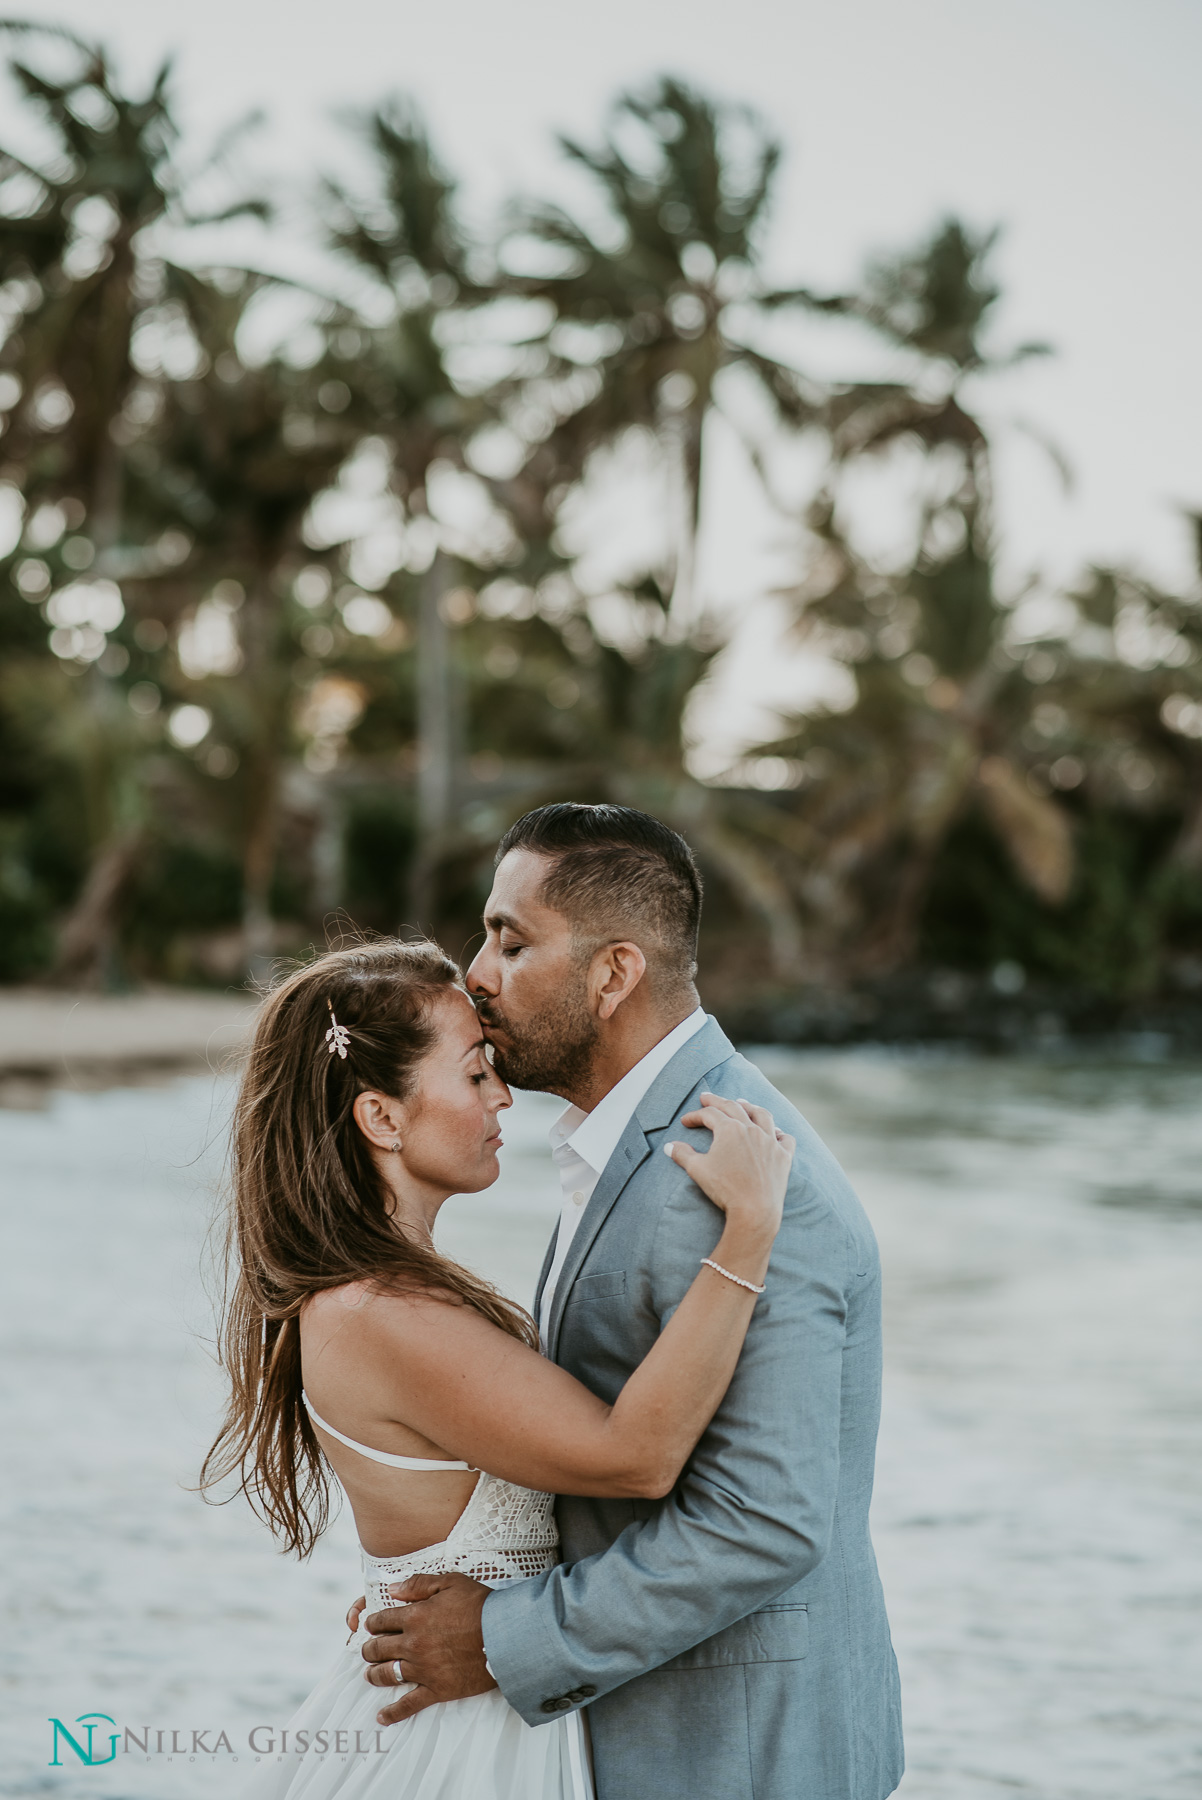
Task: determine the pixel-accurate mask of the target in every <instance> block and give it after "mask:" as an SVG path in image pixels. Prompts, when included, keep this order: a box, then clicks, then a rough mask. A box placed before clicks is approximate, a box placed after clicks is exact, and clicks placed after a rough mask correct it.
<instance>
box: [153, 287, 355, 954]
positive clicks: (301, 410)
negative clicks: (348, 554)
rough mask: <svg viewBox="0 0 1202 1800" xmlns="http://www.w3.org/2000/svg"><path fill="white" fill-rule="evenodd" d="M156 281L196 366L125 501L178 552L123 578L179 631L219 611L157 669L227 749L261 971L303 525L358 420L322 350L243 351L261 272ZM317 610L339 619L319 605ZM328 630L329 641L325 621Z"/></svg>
mask: <svg viewBox="0 0 1202 1800" xmlns="http://www.w3.org/2000/svg"><path fill="white" fill-rule="evenodd" d="M166 280H167V290H166V292H167V299H168V301H169V302H170V303H173V304H174V305H176V306H177V307H178V308H179V310H180V314H181V316H182V317H183V318H185V319H186V320H187V323H188V326H189V328H190V330H191V332H192V333H193V335H194V339H195V344H196V348H197V351H198V356H197V363H196V373H195V374H194V375H193V377H192V378H191V379H190V380H177V381H173V382H167V383H164V384H163V392H162V395H161V402H160V404H161V410H160V411H159V413H158V415H157V417H156V419H155V421H154V423H153V424H152V425H151V426H150V427H149V428H148V430H147V432H146V437H145V441H144V442H143V443H135V444H134V445H132V446H131V450H130V467H131V472H132V474H133V476H134V477H136V480H131V493H130V511H131V514H132V516H134V517H135V518H138V519H140V520H141V521H143V523H144V528H145V529H147V530H149V529H150V527H151V524H152V522H153V524H154V526H155V527H156V529H157V530H158V531H159V532H163V531H164V530H166V531H169V532H173V533H174V534H176V536H177V537H178V540H179V546H180V549H181V551H182V555H181V556H180V559H179V560H178V561H173V563H172V565H171V566H168V567H162V566H158V567H156V566H155V565H154V563H153V561H152V560H151V561H149V562H147V563H146V564H144V565H143V567H142V568H141V569H140V571H138V572H137V573H135V574H133V575H132V576H131V577H130V579H129V580H128V582H127V591H128V593H129V595H130V599H131V602H132V604H133V605H134V606H135V607H136V608H137V609H138V611H139V612H140V613H142V614H144V615H152V616H154V617H156V618H158V619H160V620H163V619H166V620H168V621H170V622H171V623H172V624H173V625H174V626H175V628H176V641H177V644H178V643H179V635H178V633H179V627H180V625H181V624H184V623H186V621H187V620H188V619H189V618H194V617H196V616H197V609H198V608H199V607H201V606H202V605H207V606H208V607H209V608H210V611H211V612H213V621H212V622H213V623H220V620H219V618H218V617H217V614H221V615H223V616H224V619H225V621H226V625H225V630H226V633H227V636H228V642H227V643H226V644H225V645H224V646H222V645H218V646H217V654H216V655H214V656H213V657H212V658H211V661H210V669H209V672H206V671H205V669H204V668H203V666H202V667H199V668H198V667H196V666H195V665H194V666H193V667H192V669H191V670H190V669H189V667H188V666H187V663H188V659H187V658H186V657H184V658H183V659H182V661H181V659H180V655H179V651H178V650H177V651H176V653H175V654H174V655H173V657H172V658H171V663H170V664H169V667H168V671H167V673H168V679H169V680H172V681H173V683H174V687H175V693H176V697H177V698H180V699H186V700H189V701H192V702H194V703H195V702H203V703H204V705H205V706H206V708H207V709H208V710H210V711H211V713H212V714H213V716H214V718H215V721H216V728H217V729H216V734H215V735H216V737H217V738H219V739H220V745H219V748H220V749H222V750H224V751H227V752H229V753H231V754H232V755H235V756H236V757H237V758H238V759H239V763H240V768H239V779H238V783H237V789H236V791H237V794H238V796H239V799H240V819H239V822H238V836H239V839H240V842H241V857H242V870H243V933H244V942H245V952H246V958H247V962H248V965H249V967H250V968H251V971H252V973H254V974H256V975H260V974H262V972H263V970H264V968H265V965H266V962H267V960H268V959H269V957H270V956H271V954H272V947H273V946H272V915H271V888H272V882H273V879H274V876H275V871H276V859H277V853H278V838H279V824H280V817H281V805H282V777H283V771H284V768H285V764H286V762H287V759H288V758H289V756H290V755H291V754H292V753H293V752H294V751H295V750H296V749H298V748H299V745H300V738H299V734H298V729H297V711H298V708H299V706H300V704H301V701H302V699H303V695H304V693H305V691H306V689H307V687H309V686H311V685H312V681H313V677H314V673H315V667H314V661H313V657H312V654H311V652H310V651H309V650H307V649H306V647H305V643H304V642H303V641H302V640H303V638H304V635H305V633H306V632H311V631H312V630H313V628H314V626H315V622H316V618H317V614H316V613H315V611H314V610H312V609H311V608H308V607H305V606H303V605H301V604H298V602H297V599H296V598H295V593H294V583H295V580H296V578H297V576H298V574H299V572H300V570H301V569H302V567H306V568H311V567H312V566H313V565H314V564H315V562H317V561H318V559H316V558H315V556H314V553H313V552H312V551H311V550H310V549H309V548H308V547H307V546H306V544H305V542H304V539H303V527H304V523H305V518H306V515H307V513H308V512H309V509H310V507H311V506H312V503H313V501H314V499H315V497H316V496H317V495H318V494H320V493H322V492H323V491H324V490H326V489H328V488H329V487H330V486H331V484H332V483H333V481H334V479H335V477H336V475H337V473H338V470H339V468H340V467H341V466H342V464H343V463H344V462H345V461H346V459H347V457H348V455H349V454H350V453H351V451H352V450H353V448H354V445H355V443H356V442H357V440H358V436H359V429H358V427H357V425H356V424H355V423H354V421H353V420H351V419H349V418H348V417H347V416H346V414H345V413H344V412H343V411H342V410H340V408H339V397H338V396H337V395H335V397H334V400H335V407H336V408H338V410H334V411H331V410H330V407H329V404H328V402H329V399H330V393H329V389H328V386H327V377H326V375H325V371H324V369H323V367H322V366H321V365H320V364H319V365H318V366H316V367H312V368H301V369H296V368H293V367H292V366H290V365H289V364H287V363H285V362H284V361H283V360H282V359H281V358H280V357H278V356H275V357H272V358H270V359H268V360H267V361H266V362H264V363H262V364H261V365H259V366H257V367H253V368H251V367H247V366H246V365H245V364H244V363H243V362H242V361H241V359H240V357H239V355H238V350H237V344H238V332H239V327H240V325H241V324H242V322H243V320H244V319H245V317H246V315H247V312H248V310H249V309H250V308H251V307H252V306H253V305H254V303H255V301H256V299H257V298H258V296H259V294H260V293H261V291H262V288H263V286H264V278H263V277H259V276H255V275H248V274H244V273H237V272H233V273H226V274H225V275H224V276H223V277H222V278H221V280H220V281H215V280H212V279H209V278H205V277H202V276H199V275H194V274H190V273H188V272H187V271H185V270H182V269H171V270H169V271H168V273H167V277H166ZM327 560H328V559H327ZM218 584H223V585H222V586H220V587H219V586H218ZM329 585H330V586H331V587H332V583H330V584H329ZM214 595H215V596H216V598H215V599H214V598H213V596H214ZM213 609H216V611H215V612H214V611H213ZM325 610H326V612H327V613H328V614H329V616H330V618H331V620H332V623H333V625H334V626H335V627H337V626H338V616H337V614H336V613H335V612H334V610H333V607H332V605H330V604H327V606H326V609H325ZM327 633H328V636H329V639H330V643H331V644H333V643H334V642H335V641H336V632H335V630H331V629H329V628H328V627H327Z"/></svg>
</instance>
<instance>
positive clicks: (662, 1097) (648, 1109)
mask: <svg viewBox="0 0 1202 1800" xmlns="http://www.w3.org/2000/svg"><path fill="white" fill-rule="evenodd" d="M733 1055H734V1045H733V1044H732V1043H731V1041H730V1039H729V1038H728V1037H727V1035H726V1033H725V1032H724V1031H723V1030H722V1027H721V1026H720V1025H719V1024H718V1023H717V1021H716V1020H715V1019H708V1020H707V1021H706V1023H705V1024H704V1025H703V1026H702V1028H701V1030H700V1031H699V1032H697V1034H696V1036H695V1037H691V1038H689V1040H688V1041H687V1043H684V1044H682V1045H681V1046H680V1049H679V1050H678V1051H677V1052H676V1055H675V1056H674V1057H673V1058H672V1060H671V1062H670V1063H668V1064H666V1065H665V1067H664V1068H662V1069H661V1070H660V1072H659V1074H658V1075H657V1076H656V1078H655V1080H654V1081H653V1082H652V1083H651V1086H650V1087H649V1088H648V1089H647V1092H646V1093H645V1094H644V1095H643V1098H642V1099H641V1100H640V1101H639V1103H638V1105H637V1106H636V1107H635V1110H634V1117H633V1118H632V1119H631V1120H630V1122H629V1124H628V1125H627V1127H626V1129H625V1131H624V1132H623V1133H622V1135H621V1137H620V1138H619V1139H618V1144H617V1148H616V1149H615V1151H614V1153H613V1155H612V1156H611V1157H610V1159H609V1161H608V1162H607V1163H606V1165H605V1167H604V1169H603V1170H602V1171H601V1179H600V1180H599V1181H598V1183H597V1185H596V1187H595V1188H594V1189H593V1192H592V1196H591V1198H590V1200H589V1203H588V1205H587V1206H586V1207H585V1209H584V1217H583V1218H582V1219H581V1221H580V1223H579V1225H578V1226H577V1227H576V1231H575V1235H574V1236H573V1238H572V1242H571V1246H570V1248H569V1250H568V1254H567V1256H566V1258H565V1260H564V1265H563V1268H562V1269H561V1270H560V1272H559V1280H558V1281H557V1282H556V1284H555V1298H554V1299H553V1300H552V1302H551V1317H550V1319H549V1320H548V1321H547V1355H548V1356H549V1357H550V1358H551V1360H552V1361H554V1360H555V1356H556V1352H557V1350H558V1347H559V1330H560V1326H561V1324H562V1323H563V1312H564V1307H565V1306H566V1305H567V1299H568V1295H569V1293H570V1292H571V1290H572V1284H573V1282H574V1281H575V1280H576V1277H577V1275H578V1274H579V1273H580V1270H581V1268H582V1266H583V1264H584V1259H585V1257H586V1256H587V1255H588V1253H589V1251H590V1249H591V1248H592V1245H593V1242H594V1240H595V1239H596V1236H597V1233H598V1232H599V1231H600V1229H601V1227H602V1225H604V1223H605V1221H606V1219H607V1218H608V1217H609V1215H610V1213H611V1212H612V1211H613V1208H614V1207H615V1206H616V1205H617V1203H618V1200H619V1199H620V1198H621V1195H622V1191H623V1189H624V1188H625V1187H626V1184H627V1183H628V1182H629V1180H630V1178H631V1176H632V1175H633V1174H634V1172H635V1170H636V1169H638V1168H641V1166H642V1165H643V1163H645V1162H646V1160H647V1158H648V1157H649V1156H650V1154H651V1146H650V1144H649V1143H648V1142H647V1133H648V1132H649V1131H658V1130H662V1129H663V1127H664V1126H666V1125H670V1124H671V1123H672V1120H673V1119H674V1118H675V1117H676V1113H677V1109H678V1108H679V1106H680V1103H681V1101H682V1100H683V1099H684V1097H685V1095H686V1094H687V1093H689V1092H690V1090H691V1089H692V1088H694V1087H696V1085H697V1083H698V1082H699V1081H700V1080H701V1077H702V1076H703V1075H705V1074H706V1073H707V1072H708V1071H709V1070H710V1069H713V1068H716V1067H717V1066H718V1064H719V1063H723V1062H725V1061H726V1060H727V1058H728V1057H731V1056H733ZM554 1251H555V1238H552V1239H551V1247H550V1249H549V1250H548V1251H547V1256H546V1259H545V1261H544V1263H543V1272H542V1275H541V1276H540V1278H539V1284H538V1301H541V1299H542V1291H543V1287H544V1286H545V1284H546V1280H547V1275H548V1272H549V1270H550V1267H551V1261H552V1257H553V1256H554ZM538 1301H536V1306H537V1304H538ZM536 1316H537V1315H536Z"/></svg>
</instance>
